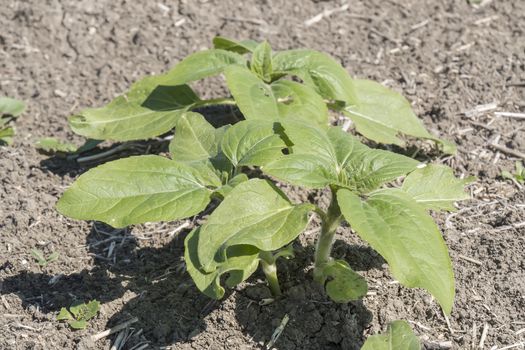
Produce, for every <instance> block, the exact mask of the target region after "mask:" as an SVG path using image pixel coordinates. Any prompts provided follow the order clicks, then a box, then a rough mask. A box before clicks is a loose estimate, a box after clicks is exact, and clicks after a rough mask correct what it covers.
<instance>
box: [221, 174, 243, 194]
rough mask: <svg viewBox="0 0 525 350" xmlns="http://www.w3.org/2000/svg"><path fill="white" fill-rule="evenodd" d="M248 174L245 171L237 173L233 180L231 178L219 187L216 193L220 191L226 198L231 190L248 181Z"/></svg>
mask: <svg viewBox="0 0 525 350" xmlns="http://www.w3.org/2000/svg"><path fill="white" fill-rule="evenodd" d="M248 180H249V179H248V176H247V175H246V174H244V173H240V174H238V175H235V176H234V177H233V178H232V179H231V180H229V181H228V182H227V183H226V184H225V185H223V186H221V187H219V188H218V189H217V190H216V191H215V193H218V194H219V195H220V196H221V197H222V198H225V197H226V196H227V195H229V194H230V192H231V191H232V190H233V189H234V188H235V187H236V186H238V185H239V184H241V183H243V182H245V181H248Z"/></svg>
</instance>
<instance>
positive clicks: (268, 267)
mask: <svg viewBox="0 0 525 350" xmlns="http://www.w3.org/2000/svg"><path fill="white" fill-rule="evenodd" d="M259 257H260V258H261V265H262V270H263V272H264V275H265V276H266V280H268V284H269V286H270V290H271V291H272V294H273V295H274V296H276V297H278V296H280V295H281V294H282V293H281V287H280V286H279V280H278V278H277V265H276V264H275V260H276V259H275V257H274V256H273V254H272V253H271V252H260V253H259Z"/></svg>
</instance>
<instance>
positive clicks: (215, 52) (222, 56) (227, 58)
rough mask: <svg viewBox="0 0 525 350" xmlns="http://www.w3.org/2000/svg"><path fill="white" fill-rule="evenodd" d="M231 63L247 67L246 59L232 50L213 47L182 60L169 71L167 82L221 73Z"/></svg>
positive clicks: (193, 79) (173, 82) (178, 82)
mask: <svg viewBox="0 0 525 350" xmlns="http://www.w3.org/2000/svg"><path fill="white" fill-rule="evenodd" d="M231 65H239V66H244V67H246V65H247V61H246V59H245V58H244V57H243V56H241V55H239V54H237V53H235V52H231V51H226V50H220V49H211V50H204V51H199V52H196V53H193V54H191V55H189V56H188V57H186V58H185V59H183V60H182V61H180V62H179V63H178V64H177V65H175V67H173V68H172V69H171V70H170V71H169V72H168V73H166V75H165V76H166V77H165V79H166V82H168V83H169V85H180V84H186V83H189V82H191V81H195V80H200V79H203V78H206V77H210V76H213V75H217V74H221V73H222V72H223V70H224V68H226V67H228V66H231Z"/></svg>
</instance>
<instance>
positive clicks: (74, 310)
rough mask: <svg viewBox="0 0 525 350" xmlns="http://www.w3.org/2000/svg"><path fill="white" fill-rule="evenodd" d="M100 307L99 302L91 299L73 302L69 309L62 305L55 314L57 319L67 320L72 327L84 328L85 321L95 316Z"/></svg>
mask: <svg viewBox="0 0 525 350" xmlns="http://www.w3.org/2000/svg"><path fill="white" fill-rule="evenodd" d="M99 309H100V303H99V302H98V301H97V300H91V301H90V302H88V303H87V304H86V303H75V304H73V305H71V306H70V307H69V310H68V309H66V308H65V307H63V308H62V309H60V313H59V314H58V316H57V318H56V319H57V321H67V323H69V325H70V326H71V328H73V329H84V328H86V326H87V322H88V321H89V320H90V319H92V318H93V317H95V316H96V315H97V313H98V311H99Z"/></svg>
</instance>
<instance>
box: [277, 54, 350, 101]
mask: <svg viewBox="0 0 525 350" xmlns="http://www.w3.org/2000/svg"><path fill="white" fill-rule="evenodd" d="M273 70H274V71H275V72H287V73H289V74H292V75H297V76H298V77H299V78H301V79H302V80H303V82H304V83H305V84H307V85H310V86H312V87H314V88H315V89H316V90H317V92H318V93H319V95H321V96H322V97H323V98H325V99H329V100H336V101H345V102H347V103H353V102H354V101H356V92H355V89H354V86H353V83H352V78H351V77H350V75H349V74H348V72H347V71H346V70H345V69H344V68H343V67H342V66H341V65H340V64H339V62H337V61H336V60H334V59H333V58H332V57H330V56H328V55H326V54H324V53H321V52H318V51H313V50H307V49H300V50H290V51H283V52H279V53H277V54H276V55H275V56H274V57H273Z"/></svg>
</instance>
